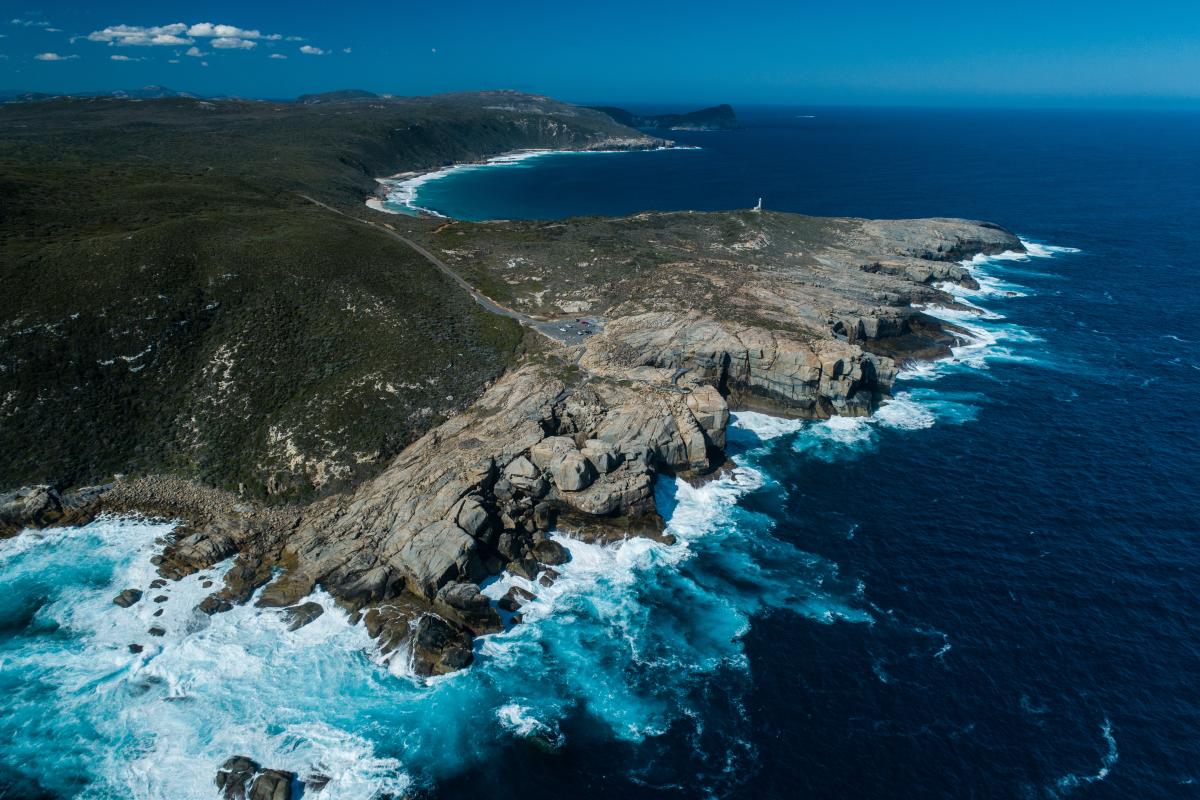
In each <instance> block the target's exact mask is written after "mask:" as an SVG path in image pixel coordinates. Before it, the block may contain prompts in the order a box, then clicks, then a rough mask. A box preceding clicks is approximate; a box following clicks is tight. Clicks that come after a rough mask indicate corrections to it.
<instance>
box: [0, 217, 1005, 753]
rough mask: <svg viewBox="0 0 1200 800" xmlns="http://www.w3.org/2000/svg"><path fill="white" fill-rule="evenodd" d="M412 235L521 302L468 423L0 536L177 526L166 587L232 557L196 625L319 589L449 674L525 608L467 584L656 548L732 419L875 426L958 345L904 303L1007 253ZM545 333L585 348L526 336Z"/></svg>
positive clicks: (144, 485) (929, 295) (901, 233)
mask: <svg viewBox="0 0 1200 800" xmlns="http://www.w3.org/2000/svg"><path fill="white" fill-rule="evenodd" d="M368 213H369V212H368ZM380 219H381V220H382V219H384V217H383V216H382V215H381V216H380ZM414 224H416V225H419V226H420V227H418V228H417V229H416V230H414V231H412V232H410V233H411V235H413V236H414V237H416V238H418V239H420V241H422V242H423V243H424V245H425V247H427V248H429V250H428V252H427V255H430V257H434V256H433V254H434V253H436V254H437V256H436V257H437V258H439V259H440V258H444V259H446V264H444V265H443V266H446V265H448V266H449V268H450V269H453V270H460V271H461V275H462V277H463V280H464V281H467V282H469V283H470V284H471V285H472V286H475V287H480V291H485V292H486V293H487V294H488V296H489V297H491V298H492V300H494V301H495V302H496V303H497V304H503V305H502V306H499V305H498V306H497V307H502V308H505V309H510V308H511V309H521V312H520V313H517V312H513V316H514V318H517V319H519V320H521V321H522V322H523V323H524V324H526V327H527V328H529V330H528V331H527V333H526V342H525V345H524V346H523V350H522V355H521V356H520V357H519V358H518V359H516V360H515V361H514V362H513V364H512V365H511V367H510V368H509V369H507V370H506V371H505V372H504V373H503V374H502V375H501V376H500V377H499V378H498V379H496V380H495V381H494V382H492V383H491V384H490V385H489V386H488V387H487V388H486V389H485V390H484V391H483V393H482V395H480V396H479V397H478V399H476V400H475V401H474V402H472V403H471V404H469V405H468V406H467V407H466V408H464V409H463V410H462V411H461V412H460V413H457V414H455V415H453V416H451V417H450V418H449V419H447V420H446V421H445V422H443V423H441V424H440V425H437V426H436V427H433V428H432V429H431V430H429V431H428V432H426V433H425V434H424V435H422V436H420V437H419V438H418V439H416V440H415V441H414V442H412V443H411V444H409V445H408V446H407V447H405V448H404V449H403V450H402V451H401V452H400V453H399V454H398V455H397V456H396V457H395V458H394V459H392V460H391V461H390V463H388V464H387V465H386V466H385V467H384V468H383V469H382V470H381V471H380V472H379V473H378V474H376V475H374V476H373V477H371V478H370V479H368V480H365V481H363V482H361V483H359V484H358V485H357V486H356V487H354V488H353V489H350V490H348V491H345V492H341V493H336V494H333V495H331V496H328V497H325V498H323V499H319V500H317V501H316V502H313V503H311V504H308V505H283V506H280V505H272V506H264V505H262V504H260V503H256V502H247V501H245V500H243V499H240V498H239V497H238V496H237V495H236V494H234V493H231V492H228V491H219V490H210V489H201V488H198V487H197V486H196V485H195V484H194V483H193V482H189V481H186V480H180V479H173V478H152V477H137V478H128V479H120V480H117V481H115V482H113V483H112V484H108V485H103V486H96V487H92V488H87V489H80V490H77V491H74V492H66V493H59V492H57V491H55V490H54V489H53V488H51V487H49V486H35V487H29V488H25V489H22V490H19V491H17V492H14V493H10V494H7V495H4V496H2V497H0V533H4V534H11V533H14V532H16V531H17V530H19V529H21V528H22V527H25V526H45V525H53V524H77V523H79V522H82V521H86V520H87V519H90V518H92V517H94V516H95V515H97V514H99V513H103V512H106V511H107V512H121V513H126V512H130V511H139V512H142V513H151V514H156V515H160V516H170V517H176V518H181V519H183V520H184V523H183V524H181V525H180V526H179V527H178V528H177V530H176V531H175V534H174V536H173V538H172V539H171V541H170V542H168V543H167V544H166V546H165V548H164V550H163V552H162V554H161V555H160V556H156V563H157V565H158V571H159V574H160V575H161V577H162V578H163V579H166V580H171V579H177V578H180V577H182V576H185V575H188V574H192V573H194V572H197V571H200V570H207V569H209V568H210V567H213V566H214V565H216V564H217V563H219V562H223V561H225V560H227V559H233V562H232V567H231V568H229V569H228V570H227V571H226V572H225V575H224V581H223V585H220V586H214V587H213V589H214V590H213V593H212V594H211V595H210V596H208V597H207V598H206V599H205V600H204V601H203V602H201V603H200V605H199V609H200V611H202V612H203V613H206V614H217V613H221V612H223V611H225V610H228V609H230V608H231V607H232V606H233V605H234V604H238V603H245V602H249V601H251V600H253V601H254V602H255V603H256V604H258V605H259V606H262V607H267V608H278V609H281V613H283V614H285V615H286V617H287V619H288V621H289V624H290V625H294V626H296V627H298V626H300V625H303V624H306V622H308V621H310V620H311V619H312V618H315V615H316V614H317V613H319V610H320V606H317V607H316V611H315V612H314V610H313V609H312V608H311V606H312V605H315V604H311V603H310V604H306V603H305V598H306V597H307V596H308V595H309V594H310V593H311V592H312V591H313V590H314V589H315V588H317V587H321V588H323V589H324V590H325V591H327V592H329V593H330V594H331V595H333V596H334V597H335V598H337V600H338V601H339V602H340V603H342V604H343V605H344V607H345V608H346V609H347V610H348V611H349V612H350V613H351V614H352V617H353V619H355V620H361V621H362V622H363V624H364V625H365V626H366V627H367V629H368V631H369V632H370V633H371V635H372V636H373V637H375V638H376V639H377V641H378V643H379V648H380V651H381V653H383V654H384V655H385V656H386V657H390V658H402V659H405V660H406V661H407V664H408V665H409V667H410V668H411V670H412V671H413V672H415V673H416V674H417V675H436V674H443V673H447V672H452V671H454V670H458V669H461V668H464V667H466V666H468V665H469V664H470V663H471V661H472V658H473V647H472V640H473V638H474V637H476V636H480V635H484V634H489V633H495V632H497V631H500V630H502V629H503V622H502V618H501V615H500V613H499V611H498V609H497V605H499V606H500V607H501V608H503V609H504V610H505V611H519V608H520V605H521V604H522V603H523V602H525V601H526V600H527V599H528V596H529V593H528V592H519V593H511V594H510V595H509V596H506V597H505V598H504V599H503V600H502V601H501V602H500V603H499V604H496V605H494V604H493V603H492V602H491V601H489V600H488V599H487V598H486V597H485V596H484V595H482V594H481V593H480V589H479V583H480V582H481V581H483V580H485V579H486V578H487V577H488V576H490V575H495V574H498V573H500V572H502V571H508V572H510V573H513V574H516V575H520V576H523V577H525V578H528V579H529V580H530V581H533V582H535V583H534V585H535V586H536V585H537V582H540V583H541V584H542V585H546V584H548V583H549V582H551V581H553V579H554V577H555V575H556V572H555V570H554V567H556V566H558V565H561V564H562V563H563V562H564V561H565V560H566V559H567V558H568V557H569V556H568V553H567V552H566V550H565V549H564V548H563V547H562V546H561V545H560V544H558V543H557V542H556V541H554V539H552V538H551V537H550V536H549V534H550V533H551V532H552V531H562V532H565V533H567V534H569V535H572V536H576V537H581V538H585V539H589V540H601V541H607V540H610V539H613V538H620V537H625V536H630V535H646V536H656V537H661V536H664V535H666V534H664V533H663V523H662V520H661V518H660V517H659V515H658V512H657V509H656V507H655V501H654V492H653V485H654V481H655V480H656V478H657V477H659V476H662V475H675V476H683V477H688V478H693V479H698V480H702V479H704V477H705V476H707V475H711V474H712V473H713V472H714V471H715V470H718V469H719V468H720V467H721V466H722V465H723V464H724V463H725V461H726V458H725V455H724V447H725V442H726V426H727V423H728V421H729V415H730V412H731V411H736V410H740V409H757V410H765V411H769V412H771V413H775V414H781V415H787V416H793V417H803V418H828V417H830V416H832V415H851V416H861V415H866V414H869V413H870V412H871V411H872V410H873V409H874V408H876V407H877V406H878V404H879V403H880V402H881V401H883V400H884V399H885V398H886V397H887V396H888V393H889V391H890V388H891V385H892V381H893V379H894V378H895V375H896V371H897V362H898V360H904V359H909V358H935V357H938V356H941V355H944V354H945V353H946V352H948V347H949V345H950V344H951V343H952V342H953V341H954V340H955V335H956V334H955V331H954V330H952V329H947V328H946V327H945V326H943V325H941V324H939V323H938V322H937V320H935V319H933V318H931V317H928V316H925V315H924V314H922V313H921V312H920V311H919V307H920V306H923V305H927V304H934V303H941V304H951V303H953V299H952V298H951V297H950V296H949V295H948V294H947V293H946V292H944V291H942V290H941V289H940V288H938V287H939V285H940V284H942V283H944V282H954V283H959V284H964V285H972V284H973V279H972V278H971V276H970V273H969V271H968V270H967V269H965V268H963V267H962V266H960V264H959V263H958V262H959V261H960V260H961V259H964V258H969V257H970V256H972V255H974V254H975V253H998V252H1001V251H1005V250H1014V251H1020V250H1022V249H1023V247H1022V245H1021V243H1020V241H1019V240H1018V239H1017V238H1016V237H1015V236H1014V235H1012V234H1011V233H1009V232H1007V231H1005V230H1003V229H1001V228H999V227H997V226H994V225H990V224H986V223H978V222H970V221H964V220H950V219H933V220H902V221H870V220H857V219H819V218H812V217H803V216H799V215H791V214H776V213H768V212H763V213H758V212H751V211H747V212H727V213H714V214H691V213H678V214H642V215H637V216H635V217H629V218H620V219H585V220H578V221H567V222H565V223H483V224H470V225H469V224H464V223H443V224H440V225H438V226H436V227H435V226H433V225H423V224H422V223H420V221H416V222H414ZM564 313H566V314H567V316H564ZM581 314H583V315H585V316H586V319H585V318H584V317H581V316H579V315H581ZM559 321H562V322H563V323H564V325H565V324H573V325H575V326H576V328H577V329H578V334H577V335H575V336H574V338H572V337H571V336H566V337H564V336H560V335H557V334H555V335H552V336H541V335H539V333H537V331H542V332H545V331H546V330H551V331H553V330H554V327H555V326H556V325H558V322H559ZM585 322H586V325H584V323H585ZM559 330H566V328H565V327H563V328H559ZM143 588H144V587H130V589H131V590H132V591H134V592H140V591H141V590H142V589H143ZM123 594H124V593H123ZM138 597H140V595H138ZM115 602H117V604H118V605H124V604H126V602H137V598H136V597H134V595H133V594H130V595H125V596H124V597H123V598H122V596H118V598H116V599H115ZM243 771H244V770H243Z"/></svg>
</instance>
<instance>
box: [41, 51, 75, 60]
mask: <svg viewBox="0 0 1200 800" xmlns="http://www.w3.org/2000/svg"><path fill="white" fill-rule="evenodd" d="M34 58H35V59H37V60H38V61H70V60H71V59H72V58H79V56H60V55H59V54H58V53H38V54H37V55H36V56H34Z"/></svg>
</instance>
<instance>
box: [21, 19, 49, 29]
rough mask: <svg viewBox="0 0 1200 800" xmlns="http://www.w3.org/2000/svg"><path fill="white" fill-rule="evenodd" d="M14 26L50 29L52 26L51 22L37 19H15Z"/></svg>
mask: <svg viewBox="0 0 1200 800" xmlns="http://www.w3.org/2000/svg"><path fill="white" fill-rule="evenodd" d="M12 24H13V25H20V26H21V27H22V28H48V27H49V26H50V23H49V22H44V21H42V20H35V19H14V20H12Z"/></svg>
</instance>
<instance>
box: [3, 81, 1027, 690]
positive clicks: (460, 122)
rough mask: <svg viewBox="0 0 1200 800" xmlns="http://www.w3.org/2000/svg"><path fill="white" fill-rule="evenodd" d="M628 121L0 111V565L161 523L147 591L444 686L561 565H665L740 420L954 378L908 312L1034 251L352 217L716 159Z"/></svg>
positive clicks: (759, 217) (937, 231)
mask: <svg viewBox="0 0 1200 800" xmlns="http://www.w3.org/2000/svg"><path fill="white" fill-rule="evenodd" d="M330 106H336V108H333V109H331V108H330ZM625 114H626V112H618V111H616V110H612V109H608V110H603V111H601V110H596V109H589V108H582V107H579V106H573V105H569V104H566V103H561V102H558V101H555V100H553V99H551V98H547V97H540V96H536V95H528V94H522V93H517V92H469V93H458V94H448V95H439V96H435V97H427V98H391V97H385V96H379V95H374V94H372V93H369V92H359V91H341V92H334V93H328V94H324V95H308V96H305V97H304V98H302V99H301V100H300V101H297V102H269V101H253V102H251V101H237V100H228V101H221V100H200V99H193V98H187V97H179V96H168V97H163V98H161V99H146V100H133V99H128V98H120V97H109V98H104V99H96V98H57V99H47V100H44V101H42V102H36V103H14V104H7V105H4V106H0V182H2V183H3V185H4V186H5V187H6V190H5V191H4V192H0V255H2V258H0V265H2V266H0V277H2V278H3V281H4V284H5V286H7V287H10V289H11V290H10V291H7V292H5V293H3V294H0V320H3V322H0V363H3V364H4V365H5V369H4V370H3V371H0V415H2V416H0V419H3V423H4V424H3V425H0V450H3V452H5V453H6V454H7V455H6V458H5V459H4V460H3V462H0V488H7V487H14V488H13V489H12V490H11V491H9V492H6V493H5V492H0V536H4V535H13V534H16V533H17V532H19V531H20V530H22V529H23V528H25V527H27V526H46V525H55V524H73V523H79V522H84V521H87V520H89V519H91V518H93V517H94V516H95V515H96V514H98V513H101V512H104V511H109V512H121V513H128V512H134V511H138V512H145V513H153V514H158V515H162V516H166V517H170V518H173V519H179V520H183V521H185V522H186V523H187V524H186V525H180V526H179V527H178V528H176V530H175V532H174V533H173V535H172V537H171V538H170V540H169V541H168V542H166V543H165V546H164V549H163V551H162V552H161V554H159V555H156V556H155V559H156V560H155V561H154V563H155V565H156V566H157V569H158V572H159V575H160V580H170V579H174V578H179V577H181V576H185V575H189V574H193V573H196V572H198V571H200V570H205V569H208V568H209V567H212V566H213V565H215V564H216V563H218V562H222V561H225V560H227V559H234V562H233V566H232V567H231V568H230V569H229V570H228V571H227V572H226V573H225V575H224V578H223V581H222V583H223V585H218V586H214V587H213V589H212V593H211V594H210V595H209V596H208V597H206V598H204V599H203V600H202V601H201V602H200V603H199V606H198V608H199V609H200V611H201V612H203V613H206V614H218V613H222V612H224V611H228V610H230V609H231V608H232V607H233V606H234V605H235V604H241V603H245V602H247V601H249V600H250V599H251V598H252V597H256V598H257V599H256V603H257V604H258V605H259V606H262V607H266V608H278V609H281V611H280V613H281V614H284V615H285V617H286V618H287V619H288V620H289V624H293V625H295V626H297V627H298V626H300V625H303V624H306V623H307V622H308V621H311V619H312V618H313V615H314V613H317V612H314V610H313V608H312V606H313V605H314V604H313V603H311V602H307V603H306V602H305V598H306V597H308V596H309V594H310V593H311V592H313V590H314V589H315V588H317V587H320V588H322V589H324V590H325V591H327V592H329V593H330V594H331V595H332V596H334V597H335V598H337V600H338V601H339V602H341V603H342V604H343V606H344V607H345V608H346V609H347V610H348V611H349V612H351V613H352V614H353V619H354V620H355V621H356V622H357V621H359V620H361V621H362V622H363V623H364V624H365V626H366V628H367V630H368V631H369V632H370V634H371V635H372V636H373V637H375V638H376V639H377V640H378V641H379V645H380V651H381V653H383V654H384V655H385V656H387V657H391V654H393V653H396V654H402V657H403V658H407V659H409V667H410V668H411V669H412V670H413V671H414V672H416V673H417V674H419V675H433V674H441V673H446V672H451V671H454V670H458V669H462V668H464V667H466V666H468V665H469V664H470V663H471V661H472V659H473V657H474V656H473V647H472V639H473V637H475V636H478V635H482V634H486V633H491V632H495V631H498V630H501V629H503V627H504V626H505V625H507V624H511V621H509V622H505V621H503V620H502V617H501V616H500V615H499V613H498V612H497V609H496V607H494V606H493V605H492V604H490V603H489V601H488V599H487V598H486V597H485V596H484V595H482V594H481V593H480V588H479V584H480V582H482V581H484V580H486V579H487V578H488V576H490V575H496V574H499V573H501V572H508V573H511V574H514V575H521V576H525V577H527V578H529V579H530V580H531V581H533V580H535V579H536V580H537V581H538V583H537V584H536V585H538V586H545V585H548V584H549V583H552V582H553V581H554V580H555V577H556V575H557V572H556V571H555V569H554V567H555V566H557V565H561V564H562V563H563V561H564V560H565V559H566V558H568V554H567V552H566V550H565V548H563V547H562V546H561V545H560V544H558V543H557V542H555V541H554V540H553V539H552V538H550V536H549V534H550V532H551V531H566V532H570V533H571V534H572V535H575V536H578V537H581V538H584V539H587V540H590V541H610V540H612V539H614V538H621V537H626V536H630V535H639V534H640V535H646V536H651V537H665V536H666V534H665V533H664V532H663V521H662V518H661V517H660V516H659V513H658V509H657V507H656V505H655V503H656V501H655V495H654V491H653V486H654V481H655V479H656V477H657V476H659V475H679V476H684V477H688V478H690V479H693V480H696V481H703V480H707V479H708V478H709V477H711V476H713V475H715V474H719V473H720V471H721V470H722V469H723V468H724V467H725V465H726V463H727V458H726V455H725V445H726V427H727V425H728V423H729V419H730V412H731V411H736V410H741V409H753V410H758V411H764V412H769V413H772V414H776V415H781V416H788V417H802V418H811V419H824V418H829V417H831V416H836V415H847V416H862V415H866V414H869V413H871V411H872V410H873V409H875V408H876V407H877V406H878V404H879V403H880V402H881V401H882V400H883V399H884V398H886V397H887V396H888V394H889V392H890V391H891V387H892V382H893V380H894V379H895V376H896V372H897V365H898V364H899V363H901V362H903V361H906V360H910V359H931V358H938V357H941V356H944V355H947V354H948V353H949V352H950V345H952V344H953V343H954V342H955V339H954V336H953V333H954V331H953V330H952V329H949V328H947V326H945V325H943V324H942V323H939V322H938V321H937V320H935V319H933V318H931V317H929V316H926V315H925V314H923V313H921V311H920V310H919V308H920V307H921V306H924V305H930V304H944V305H953V304H954V302H955V301H954V299H953V297H952V296H951V295H949V294H948V293H947V292H946V291H945V290H944V289H943V288H940V287H941V286H942V284H944V283H946V282H950V283H956V284H961V285H967V286H973V285H975V284H974V281H973V279H972V277H971V275H970V272H969V270H967V269H966V268H964V267H963V266H961V265H960V264H959V263H958V262H959V261H960V260H962V259H964V258H970V257H971V256H973V255H975V254H977V253H999V252H1002V251H1018V252H1020V251H1023V249H1024V248H1023V246H1022V244H1021V242H1020V241H1019V240H1018V239H1017V237H1015V236H1014V235H1012V234H1011V233H1009V232H1008V231H1005V230H1003V229H1002V228H999V227H997V226H995V225H991V224H987V223H979V222H971V221H965V220H955V219H929V220H890V221H889V220H885V221H873V220H864V219H850V218H819V217H807V216H802V215H799V214H785V213H777V212H769V211H759V210H754V209H742V210H730V211H723V212H709V213H692V212H676V213H644V214H637V215H633V216H630V217H619V218H605V217H584V218H577V219H568V220H561V221H556V222H553V223H545V222H535V221H509V222H491V223H481V224H477V223H466V222H459V221H454V220H446V219H431V218H426V217H408V216H397V215H392V214H385V213H383V212H381V211H379V210H376V209H373V208H369V207H367V206H366V205H365V201H366V200H367V199H369V198H371V197H372V196H373V193H374V192H375V191H376V189H377V186H378V183H377V180H378V179H379V178H381V177H384V176H388V175H395V174H397V173H400V172H403V171H419V170H426V169H431V168H436V167H438V166H439V165H443V164H448V163H462V162H470V161H478V160H480V159H484V158H487V157H491V156H495V155H498V154H502V153H506V152H511V151H514V150H522V149H526V150H527V149H557V150H574V151H579V150H600V149H603V150H610V151H611V150H614V149H618V150H619V149H655V148H658V147H660V146H662V145H663V144H664V142H663V140H662V139H659V138H656V137H653V136H650V135H647V134H646V133H644V132H641V131H639V130H636V129H634V128H632V127H629V124H635V125H641V126H642V127H652V128H654V129H664V128H665V129H679V128H681V127H690V128H701V127H705V126H708V127H711V128H720V127H728V126H730V125H733V124H735V123H734V116H733V112H732V109H730V108H729V106H718V107H716V108H713V109H707V110H705V111H699V112H694V113H692V114H683V115H662V116H654V117H640V116H634V115H626V116H622V115H625ZM622 120H624V121H622ZM627 123H628V124H627ZM647 123H650V124H647ZM230 142H236V143H237V146H236V147H230ZM17 487H19V488H17ZM149 589H150V587H148V586H130V587H128V589H126V590H125V591H123V592H122V593H121V594H120V595H118V597H117V598H115V600H114V602H115V604H116V605H115V606H114V609H113V613H123V611H122V609H123V608H125V607H127V606H129V605H131V604H133V603H136V602H138V600H139V598H141V596H142V594H143V592H145V591H149ZM527 595H528V596H527ZM529 596H532V595H530V594H529V593H528V592H525V593H524V594H521V593H517V594H514V595H512V596H506V597H505V599H504V600H503V601H501V604H500V608H502V609H505V610H507V611H514V612H515V611H516V610H517V609H519V608H520V606H521V605H522V603H524V602H526V601H527V600H528V599H529ZM318 611H319V609H318ZM131 644H135V645H136V644H138V643H136V642H134V643H131Z"/></svg>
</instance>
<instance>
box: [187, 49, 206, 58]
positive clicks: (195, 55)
mask: <svg viewBox="0 0 1200 800" xmlns="http://www.w3.org/2000/svg"><path fill="white" fill-rule="evenodd" d="M184 55H189V56H191V57H192V58H200V57H201V56H203V55H204V51H203V50H201V49H200V48H199V47H189V48H188V49H187V53H185V54H184Z"/></svg>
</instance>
